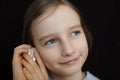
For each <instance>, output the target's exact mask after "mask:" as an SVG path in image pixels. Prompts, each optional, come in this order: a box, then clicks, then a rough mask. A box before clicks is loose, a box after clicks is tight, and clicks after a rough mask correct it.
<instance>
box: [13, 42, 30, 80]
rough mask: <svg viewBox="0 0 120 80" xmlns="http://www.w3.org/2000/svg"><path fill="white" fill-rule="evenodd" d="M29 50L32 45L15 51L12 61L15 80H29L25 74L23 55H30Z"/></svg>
mask: <svg viewBox="0 0 120 80" xmlns="http://www.w3.org/2000/svg"><path fill="white" fill-rule="evenodd" d="M29 48H31V46H30V45H26V44H23V45H20V46H18V47H16V48H15V49H14V54H13V60H12V68H13V80H27V79H26V78H25V75H24V73H23V65H22V60H23V57H22V54H24V53H25V54H26V53H28V49H29Z"/></svg>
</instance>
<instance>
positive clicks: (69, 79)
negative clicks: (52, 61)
mask: <svg viewBox="0 0 120 80" xmlns="http://www.w3.org/2000/svg"><path fill="white" fill-rule="evenodd" d="M84 77H85V74H84V73H83V72H82V71H79V72H77V73H74V74H70V75H56V74H54V73H52V74H51V80H83V79H84Z"/></svg>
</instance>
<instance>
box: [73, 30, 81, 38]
mask: <svg viewBox="0 0 120 80" xmlns="http://www.w3.org/2000/svg"><path fill="white" fill-rule="evenodd" d="M79 33H80V31H73V32H72V34H71V36H73V37H74V36H77V35H78V34H79Z"/></svg>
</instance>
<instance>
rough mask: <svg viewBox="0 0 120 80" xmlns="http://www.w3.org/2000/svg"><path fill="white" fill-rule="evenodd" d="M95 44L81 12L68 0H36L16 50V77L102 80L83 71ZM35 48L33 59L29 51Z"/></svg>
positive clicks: (47, 79) (14, 64)
mask: <svg viewBox="0 0 120 80" xmlns="http://www.w3.org/2000/svg"><path fill="white" fill-rule="evenodd" d="M91 44H92V38H91V35H90V32H89V31H88V30H87V28H86V26H85V24H84V22H83V20H82V18H81V15H80V12H79V11H78V9H77V8H75V7H74V6H73V5H72V4H71V3H70V2H69V1H67V0H35V1H34V2H33V3H32V4H31V6H30V7H29V8H28V11H27V12H26V16H25V26H24V30H23V44H21V45H19V46H17V47H16V48H15V49H14V55H13V61H12V64H13V80H100V79H98V78H97V77H95V76H94V75H92V74H91V73H90V72H89V71H85V72H84V71H82V66H83V65H84V63H85V61H86V58H87V56H88V53H89V49H90V47H91ZM31 47H35V48H36V51H35V52H34V56H35V58H36V61H34V60H32V58H31V57H30V56H29V54H28V52H29V49H30V48H31Z"/></svg>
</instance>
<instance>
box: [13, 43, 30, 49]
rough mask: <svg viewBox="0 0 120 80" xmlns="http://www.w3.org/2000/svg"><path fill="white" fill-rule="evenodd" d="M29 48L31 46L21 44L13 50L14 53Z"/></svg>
mask: <svg viewBox="0 0 120 80" xmlns="http://www.w3.org/2000/svg"><path fill="white" fill-rule="evenodd" d="M30 47H31V45H28V44H22V45H19V46H17V47H16V48H15V49H14V51H15V50H18V49H27V48H30Z"/></svg>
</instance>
